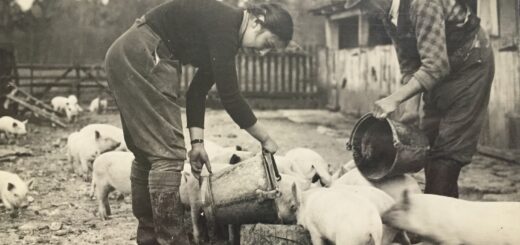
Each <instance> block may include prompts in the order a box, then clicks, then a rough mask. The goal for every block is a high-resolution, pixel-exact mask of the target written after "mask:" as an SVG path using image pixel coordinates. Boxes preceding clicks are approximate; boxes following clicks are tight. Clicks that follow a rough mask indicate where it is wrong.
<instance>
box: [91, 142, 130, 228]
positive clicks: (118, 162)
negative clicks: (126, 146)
mask: <svg viewBox="0 0 520 245" xmlns="http://www.w3.org/2000/svg"><path fill="white" fill-rule="evenodd" d="M134 159H135V157H134V154H132V153H131V152H122V151H110V152H106V153H103V154H101V155H99V156H98V157H97V158H96V160H94V164H93V167H92V185H91V187H92V188H91V192H90V197H91V198H92V197H94V196H95V197H96V199H97V202H98V213H99V217H100V218H101V219H103V220H106V219H107V218H108V216H109V215H110V214H111V212H110V205H109V203H108V194H110V192H112V191H114V190H117V191H119V192H120V193H121V194H130V193H131V191H132V189H131V181H130V172H131V169H132V161H133V160H134Z"/></svg>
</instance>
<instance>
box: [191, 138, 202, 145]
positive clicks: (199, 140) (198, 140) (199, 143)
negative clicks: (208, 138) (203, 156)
mask: <svg viewBox="0 0 520 245" xmlns="http://www.w3.org/2000/svg"><path fill="white" fill-rule="evenodd" d="M190 143H191V145H192V146H193V145H203V144H204V139H193V140H191V141H190Z"/></svg>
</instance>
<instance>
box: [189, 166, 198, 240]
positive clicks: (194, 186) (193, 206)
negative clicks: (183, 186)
mask: <svg viewBox="0 0 520 245" xmlns="http://www.w3.org/2000/svg"><path fill="white" fill-rule="evenodd" d="M187 184H188V195H189V199H190V215H191V223H192V227H193V239H194V241H195V243H196V244H199V242H200V229H199V223H200V222H199V216H200V208H201V206H200V204H199V202H200V188H199V186H198V183H197V181H196V180H195V177H193V176H192V177H191V178H190V179H189V180H188V183H187Z"/></svg>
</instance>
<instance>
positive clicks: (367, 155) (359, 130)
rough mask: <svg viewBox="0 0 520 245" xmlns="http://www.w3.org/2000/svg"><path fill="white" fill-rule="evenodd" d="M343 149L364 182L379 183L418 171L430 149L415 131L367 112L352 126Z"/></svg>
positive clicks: (416, 130) (425, 139) (427, 143)
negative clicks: (350, 151)
mask: <svg viewBox="0 0 520 245" xmlns="http://www.w3.org/2000/svg"><path fill="white" fill-rule="evenodd" d="M347 149H348V150H352V154H353V157H354V161H355V163H356V166H357V168H358V169H359V171H360V172H361V173H362V174H363V175H364V176H365V177H366V178H367V179H369V180H381V179H383V178H385V177H391V176H396V175H400V174H403V173H414V172H418V171H419V170H421V169H422V168H423V167H424V162H425V160H426V154H427V152H428V150H429V149H430V147H429V142H428V138H427V137H426V135H424V133H423V132H421V131H420V130H419V129H418V128H416V127H412V126H408V125H405V124H403V123H400V122H396V121H393V120H391V119H384V120H380V119H377V118H375V117H374V116H373V115H372V113H368V114H366V115H364V116H363V117H361V118H360V119H359V120H358V121H357V123H356V125H355V126H354V129H353V130H352V134H351V135H350V139H349V142H347Z"/></svg>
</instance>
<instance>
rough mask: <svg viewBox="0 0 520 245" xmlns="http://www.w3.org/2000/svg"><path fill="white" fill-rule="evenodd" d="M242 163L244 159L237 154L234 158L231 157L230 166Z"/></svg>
mask: <svg viewBox="0 0 520 245" xmlns="http://www.w3.org/2000/svg"><path fill="white" fill-rule="evenodd" d="M240 161H242V159H241V158H240V157H239V156H237V154H233V156H231V159H229V164H236V163H239V162H240Z"/></svg>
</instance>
